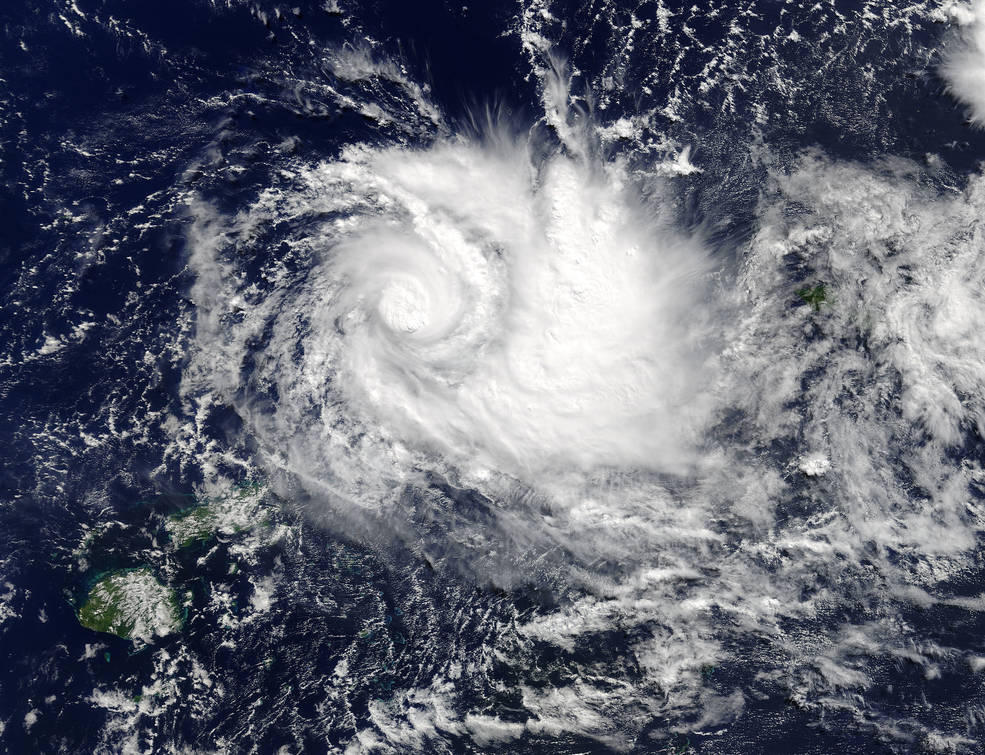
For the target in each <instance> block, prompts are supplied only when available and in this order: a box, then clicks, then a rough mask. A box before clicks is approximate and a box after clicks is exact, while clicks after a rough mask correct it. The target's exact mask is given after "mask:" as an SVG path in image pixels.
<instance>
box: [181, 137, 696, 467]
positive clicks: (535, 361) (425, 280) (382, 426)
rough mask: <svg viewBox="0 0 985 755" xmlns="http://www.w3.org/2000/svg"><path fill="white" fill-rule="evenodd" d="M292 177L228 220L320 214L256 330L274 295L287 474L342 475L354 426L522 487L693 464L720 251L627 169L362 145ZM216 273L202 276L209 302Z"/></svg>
mask: <svg viewBox="0 0 985 755" xmlns="http://www.w3.org/2000/svg"><path fill="white" fill-rule="evenodd" d="M298 178H299V179H300V183H301V186H302V187H303V188H302V189H301V191H300V192H297V193H293V194H291V195H285V194H284V193H283V192H281V191H279V190H277V191H271V192H268V193H267V194H266V195H265V196H264V197H263V198H262V200H261V202H260V204H259V205H258V207H257V209H255V210H254V211H253V212H252V213H250V214H249V215H248V216H243V217H241V218H239V219H238V220H237V221H236V223H235V232H236V233H237V234H239V235H241V236H242V235H244V234H257V233H262V232H263V227H264V226H265V225H266V224H270V223H273V222H276V219H277V218H278V217H282V216H283V215H285V214H286V215H288V216H292V217H294V218H296V219H297V217H298V215H299V214H303V215H304V216H305V218H310V219H311V220H310V221H306V222H303V223H299V228H300V229H302V233H301V234H299V235H296V236H295V237H294V238H292V239H291V240H290V244H291V246H292V252H291V254H292V255H305V256H306V263H305V264H310V265H311V267H310V270H307V272H306V278H305V280H304V282H303V284H302V285H298V284H297V283H296V281H293V280H292V281H290V285H284V284H281V285H279V286H278V291H277V293H276V295H274V296H269V295H268V296H267V297H266V299H265V302H264V306H262V307H260V308H259V309H258V310H256V309H255V310H254V311H253V312H252V313H251V314H249V315H247V316H246V319H245V322H244V323H243V326H242V327H246V328H249V327H251V326H252V327H259V325H260V323H261V322H263V320H264V318H265V317H269V316H271V313H270V312H268V311H267V310H268V306H273V304H272V302H273V301H274V300H276V301H277V306H278V307H280V308H281V309H282V310H283V309H284V308H287V309H288V311H290V312H291V313H292V316H290V317H285V316H284V314H285V313H284V312H283V311H282V312H281V313H280V315H279V316H275V319H274V322H273V336H272V338H270V340H269V343H268V346H267V350H266V351H267V353H268V355H267V359H270V360H273V361H272V362H271V363H270V366H269V372H267V371H266V370H262V372H263V373H264V374H265V381H266V382H265V385H269V386H274V387H276V392H277V395H278V397H279V398H278V400H277V401H276V402H275V403H272V404H268V405H267V406H269V407H270V410H269V411H264V410H260V409H258V410H257V417H256V419H257V422H258V423H259V424H260V426H262V427H263V428H264V431H265V433H266V434H267V435H268V437H271V438H276V439H277V441H276V442H275V443H274V444H273V448H272V449H271V453H275V451H274V450H273V449H278V450H282V449H284V448H285V445H286V446H287V447H288V448H290V451H289V452H287V455H286V456H285V457H284V458H283V462H284V463H285V464H286V465H287V467H288V468H290V469H296V470H299V471H301V470H304V471H306V472H311V471H312V470H316V472H317V473H318V474H323V475H324V477H325V481H326V482H328V481H329V480H331V479H336V478H338V477H339V475H340V474H347V473H342V472H340V471H339V470H338V469H337V466H338V462H337V461H336V460H337V459H339V458H341V457H340V456H339V455H338V450H337V449H335V448H334V446H336V445H337V444H338V443H340V442H344V443H345V444H346V445H347V446H348V449H347V452H346V455H347V456H351V454H352V453H354V452H355V451H354V447H353V443H354V438H355V437H357V436H358V437H359V443H360V444H363V445H366V444H374V445H375V449H376V453H378V454H380V456H377V455H376V453H374V454H371V455H370V456H371V457H372V458H374V459H377V460H378V459H380V458H383V457H389V463H391V464H393V465H395V467H399V466H400V463H399V461H398V460H397V457H396V456H395V455H394V454H395V452H394V450H393V449H394V447H395V446H400V447H403V448H406V449H407V450H408V452H409V453H411V454H413V455H419V454H433V455H437V456H439V457H441V458H443V459H446V460H448V461H450V462H452V463H453V464H454V465H455V466H456V467H457V468H458V469H459V470H460V474H478V475H486V474H490V473H496V474H500V473H502V474H506V475H510V476H513V477H515V478H517V479H518V480H523V481H525V482H526V483H528V484H536V482H537V481H538V480H541V479H543V476H544V475H547V474H550V473H551V471H554V472H557V473H564V474H568V473H570V472H571V471H572V470H573V469H575V470H581V471H582V472H583V473H585V474H587V473H589V472H592V471H596V470H599V469H602V468H623V469H626V468H634V469H644V470H653V471H657V472H678V473H681V472H687V471H689V470H690V469H691V468H693V467H694V465H695V464H696V463H697V462H698V458H699V457H698V455H697V450H696V444H697V442H698V431H699V429H700V424H701V423H702V422H703V421H704V420H705V419H706V414H707V407H706V402H704V401H703V398H702V392H701V385H702V382H703V381H704V380H705V377H706V374H707V365H708V363H709V362H710V361H711V360H712V357H713V355H712V353H711V351H710V339H709V336H708V333H707V332H706V325H704V324H703V323H705V322H706V320H707V318H706V317H705V315H704V313H705V312H707V304H706V303H705V301H706V299H707V296H706V294H705V291H706V289H707V288H708V285H709V284H708V273H709V266H708V258H707V255H706V254H705V253H704V252H703V250H702V249H701V247H700V245H699V244H698V243H697V242H696V241H694V240H691V239H687V238H685V237H683V236H681V235H680V234H678V233H676V232H673V231H670V230H669V229H668V228H666V227H665V226H662V225H661V224H660V223H659V222H658V221H656V220H654V219H653V215H652V213H650V212H648V210H647V208H645V207H644V206H643V205H642V204H641V203H640V202H639V201H638V200H636V199H634V198H633V193H632V191H631V189H630V187H628V186H626V185H625V179H624V176H623V175H622V173H621V170H620V168H619V167H618V166H607V167H605V168H602V167H601V166H595V169H594V170H593V168H592V167H591V166H588V165H586V164H584V163H582V162H578V161H575V160H573V159H571V158H567V157H563V156H560V155H557V156H554V157H550V158H548V159H546V160H544V161H543V162H542V163H541V164H539V165H536V166H535V165H534V163H533V162H532V161H531V159H530V155H529V151H528V149H527V148H526V147H524V146H523V145H522V144H517V143H512V142H507V141H505V140H499V141H497V142H496V144H495V145H488V144H482V143H480V142H467V141H457V142H444V143H441V144H438V145H436V146H434V147H432V148H431V149H429V150H419V151H412V150H406V149H390V150H381V151H378V150H371V149H367V148H357V149H351V150H349V151H348V152H347V153H346V155H345V156H344V157H343V159H342V160H340V161H338V162H335V163H328V164H323V165H320V166H317V167H315V168H312V169H309V170H307V171H305V172H304V173H302V174H301V175H299V176H298ZM205 247H206V248H211V247H209V245H207V244H206V245H205ZM208 264H210V265H211V264H221V263H220V262H219V260H209V262H208ZM281 274H284V275H286V273H285V272H282V273H281ZM285 283H286V281H285ZM214 284H215V281H214V280H212V279H210V278H209V277H208V276H207V275H205V276H202V277H201V278H200V283H199V286H198V289H197V291H196V293H195V296H196V299H197V300H200V303H201V304H203V305H208V304H209V297H211V296H214ZM212 303H213V304H217V305H218V304H220V303H219V302H216V301H214V302H212ZM231 379H232V380H235V378H231ZM246 401H247V404H250V403H251V400H250V399H247V400H246ZM340 426H345V427H347V428H348V430H347V432H346V433H344V437H345V440H344V441H341V440H340V439H339V436H338V429H339V428H340ZM299 430H301V431H302V433H301V434H300V435H298V431H299ZM311 434H313V435H311ZM316 438H317V440H316ZM319 449H322V450H321V451H320V450H319ZM329 449H331V450H329ZM312 465H313V466H312ZM345 466H346V468H347V469H348V470H350V472H351V470H352V469H353V467H352V466H351V461H347V462H345Z"/></svg>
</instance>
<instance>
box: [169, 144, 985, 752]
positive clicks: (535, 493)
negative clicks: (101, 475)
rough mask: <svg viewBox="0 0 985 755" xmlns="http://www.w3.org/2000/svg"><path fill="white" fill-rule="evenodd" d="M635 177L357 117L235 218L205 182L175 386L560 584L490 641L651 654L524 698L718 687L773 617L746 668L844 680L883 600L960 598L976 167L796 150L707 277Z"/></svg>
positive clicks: (800, 678)
mask: <svg viewBox="0 0 985 755" xmlns="http://www.w3.org/2000/svg"><path fill="white" fill-rule="evenodd" d="M635 196H636V195H634V193H633V191H632V185H631V183H630V182H629V181H628V180H627V179H626V177H625V175H624V174H623V173H622V171H621V169H620V167H619V166H618V165H599V164H595V163H592V162H591V161H590V160H587V159H585V158H581V157H577V158H573V157H568V156H565V155H564V154H556V155H552V156H547V157H543V158H540V159H535V158H534V157H532V156H531V153H530V152H529V151H528V150H527V149H526V148H525V147H523V146H518V145H517V144H516V143H514V142H513V141H511V140H508V139H499V140H494V139H493V140H489V141H486V142H483V141H468V142H466V141H448V142H442V143H438V144H437V145H435V146H433V147H431V148H430V149H422V150H407V149H396V148H394V149H374V148H370V147H354V148H351V149H349V150H348V151H346V152H345V153H344V154H343V156H342V157H341V159H339V160H336V161H333V162H328V163H323V164H319V165H314V166H297V167H296V168H295V169H294V170H293V171H291V172H285V173H284V174H283V176H282V179H281V182H280V183H279V184H278V185H277V186H274V187H271V188H270V189H269V190H267V191H266V192H265V193H264V194H263V195H262V196H261V197H260V198H259V200H258V202H257V203H256V204H255V206H254V207H252V208H251V209H249V210H248V211H245V212H243V213H242V214H240V215H239V216H236V217H231V218H217V217H215V215H214V214H213V213H211V211H208V210H207V209H206V208H203V207H197V208H195V209H194V212H195V215H196V218H197V221H196V225H195V228H196V230H195V234H193V247H194V256H193V260H192V263H193V267H194V269H195V270H196V271H197V273H198V283H197V285H196V287H195V289H194V290H193V297H194V299H195V302H196V305H197V307H198V308H199V318H198V324H197V328H198V331H197V336H196V339H197V347H196V350H195V353H194V354H193V357H192V363H191V365H190V367H189V370H188V371H187V373H186V376H185V382H184V384H183V390H184V392H185V396H186V398H187V400H188V402H189V405H190V408H192V409H195V410H196V411H197V412H198V416H204V413H205V412H204V409H203V407H207V406H208V405H210V404H211V403H213V402H215V403H220V404H228V403H232V404H233V405H234V406H236V408H237V411H238V412H239V413H240V415H241V416H243V417H244V420H245V422H246V427H247V429H248V432H249V433H250V434H251V436H252V437H254V438H256V439H257V442H258V444H259V455H260V457H261V458H262V459H263V461H264V463H265V464H266V465H267V467H268V469H269V470H270V471H274V472H275V471H276V470H281V471H284V472H285V473H286V477H287V478H289V479H292V480H297V481H300V482H301V484H302V485H303V486H304V487H305V488H306V489H307V490H308V491H310V492H313V493H314V494H315V495H316V496H317V497H320V498H324V499H325V501H326V504H327V505H328V506H329V507H330V508H331V510H332V511H333V512H334V513H335V514H336V515H340V516H342V517H345V516H348V515H349V513H351V511H353V510H360V509H362V510H371V511H373V512H374V513H375V515H378V516H379V521H385V522H387V523H388V524H389V525H391V526H392V528H393V530H392V532H385V533H383V534H380V532H379V531H378V530H377V531H374V533H373V535H372V536H373V537H376V538H380V537H382V538H383V539H384V540H385V539H386V538H388V537H402V536H403V537H406V538H407V539H408V540H413V541H414V542H415V547H419V548H421V549H422V551H424V552H428V553H432V552H433V553H437V554H439V557H440V556H446V555H447V556H450V557H451V560H456V561H457V562H458V563H465V564H467V565H468V566H467V567H465V568H469V569H471V570H472V571H473V573H474V574H477V575H481V578H482V579H484V580H491V581H493V582H498V583H500V584H510V583H511V581H512V580H515V579H516V578H517V575H520V578H523V579H527V578H544V579H550V580H553V581H554V583H555V584H561V585H564V588H563V589H564V590H565V591H566V595H567V596H568V597H567V599H566V601H565V602H564V603H563V605H562V606H560V607H558V608H557V609H556V610H553V611H549V612H545V613H543V614H541V615H535V616H531V617H529V618H527V619H524V620H523V621H518V622H517V623H516V625H515V627H514V629H513V631H515V633H516V645H515V648H514V649H515V652H518V653H521V654H522V653H523V652H527V651H526V650H523V648H532V647H536V646H537V645H543V644H544V643H548V644H552V645H555V646H557V648H558V652H560V653H575V652H577V651H579V650H583V649H585V648H586V647H587V648H590V647H592V643H594V642H598V641H599V640H597V639H594V638H597V637H599V636H602V635H604V634H605V633H607V632H611V631H616V630H618V631H628V632H630V633H631V634H632V636H633V640H632V642H631V647H632V652H633V660H634V664H635V668H637V669H638V671H639V674H640V675H641V679H642V681H639V680H638V681H629V680H628V679H627V678H624V677H621V676H618V675H616V676H613V672H612V670H611V669H607V668H606V667H605V664H600V665H599V666H598V667H597V668H596V667H594V666H592V665H591V663H588V665H586V666H585V667H584V668H580V669H579V678H580V679H581V681H580V682H579V683H578V684H576V685H573V686H569V687H562V688H558V689H544V690H532V689H531V690H528V692H527V694H526V697H525V706H526V707H527V708H528V709H529V710H530V711H532V712H533V713H534V714H535V715H536V717H537V720H538V721H539V723H538V724H537V725H539V726H543V727H547V728H549V727H551V726H555V727H558V730H564V729H567V730H571V731H575V730H577V731H581V732H583V733H585V734H586V735H589V736H596V737H598V738H599V739H600V741H604V742H606V743H607V744H608V745H609V746H622V745H620V744H619V743H617V742H615V740H613V739H612V738H611V737H612V731H613V729H612V727H611V726H609V725H608V724H607V723H605V722H602V721H601V720H600V719H599V718H598V711H599V710H606V711H607V713H606V721H609V720H618V722H619V726H618V727H617V728H619V730H620V731H623V730H634V729H635V728H637V725H638V723H639V721H642V720H649V719H650V718H652V717H653V716H655V715H665V714H668V713H669V712H673V713H674V715H680V716H685V717H686V716H688V715H692V714H693V717H694V722H695V723H698V722H699V721H701V722H709V723H708V725H709V726H710V725H712V723H711V722H714V721H716V720H720V719H722V720H724V719H728V718H729V717H731V716H739V715H741V714H742V710H743V700H744V699H746V697H745V695H744V691H740V692H738V693H734V694H733V693H732V692H731V691H730V692H729V695H730V696H728V697H709V695H708V694H707V689H706V685H705V680H704V679H703V674H704V673H705V672H704V671H703V670H702V669H707V668H711V667H714V666H715V665H717V664H728V663H739V664H745V663H749V662H751V661H750V660H749V659H747V658H733V657H731V656H730V651H729V650H728V648H729V647H732V646H736V644H737V642H736V635H749V636H756V637H757V638H759V640H760V641H761V642H763V643H765V645H764V646H763V647H764V648H765V649H764V650H763V652H762V655H761V656H757V659H756V662H757V663H759V664H761V665H762V667H763V669H764V670H763V671H762V672H761V673H760V675H759V677H758V678H759V680H760V681H759V682H757V684H762V685H782V686H784V687H785V688H786V689H787V690H788V691H789V692H790V694H791V695H792V696H793V697H794V698H795V699H803V700H805V701H809V700H810V699H811V698H812V697H815V698H816V697H818V696H829V698H831V699H833V698H835V697H838V696H846V697H848V696H851V695H852V694H855V693H857V692H862V691H864V690H865V689H866V688H867V687H868V686H870V685H871V684H873V683H874V678H875V675H876V673H877V672H876V671H875V670H874V669H875V668H876V666H877V665H878V662H879V661H871V659H873V658H882V659H884V660H885V662H886V663H894V662H895V659H896V658H897V657H898V655H899V653H901V652H904V649H905V648H907V647H909V646H911V645H912V642H913V637H912V635H911V630H910V629H908V628H907V627H906V626H904V625H902V624H900V623H898V622H896V621H895V620H892V619H891V618H885V617H892V616H895V615H896V614H897V613H898V611H899V606H906V605H919V606H929V605H932V604H933V603H934V602H938V601H940V602H947V601H948V600H951V599H952V596H950V595H949V593H948V591H947V589H945V588H944V587H942V585H946V584H947V582H948V580H953V579H955V578H956V577H957V576H958V575H960V574H961V573H962V571H963V570H964V569H965V568H966V564H967V551H968V549H969V548H972V547H974V544H975V541H976V533H978V532H980V531H981V530H982V529H983V527H985V519H983V517H985V510H983V509H981V508H980V507H978V508H976V507H975V505H974V503H973V495H972V493H971V492H970V486H973V485H976V484H977V481H978V480H980V479H982V473H981V470H980V468H979V467H978V465H977V464H976V463H974V462H973V461H971V460H968V459H965V460H960V459H958V458H957V456H958V454H959V450H960V448H961V447H962V444H964V443H966V442H967V441H968V440H969V438H973V437H974V435H975V434H976V433H982V432H983V430H985V366H983V365H985V337H983V335H982V334H983V333H985V301H983V294H982V291H983V290H985V261H983V260H982V257H981V249H982V242H983V231H982V228H981V217H982V216H983V210H985V182H983V179H982V178H981V177H973V178H972V179H971V180H970V181H969V183H968V186H967V187H966V188H965V189H964V190H962V191H951V192H950V193H942V191H941V190H936V189H931V188H928V182H927V181H926V180H925V177H922V176H921V175H920V170H919V168H918V167H917V166H915V165H913V164H910V163H906V162H888V163H886V164H884V165H881V166H874V167H873V166H870V167H863V166H859V165H853V164H843V163H837V162H832V161H830V160H827V159H825V158H824V157H822V156H820V155H816V154H808V155H805V156H803V158H802V159H801V160H800V161H799V163H798V164H797V165H795V166H793V167H792V168H791V169H790V170H788V171H784V170H779V169H777V170H774V171H773V172H772V174H771V179H770V185H769V187H768V190H766V191H765V192H764V194H763V197H762V200H761V204H760V208H759V211H758V214H757V225H758V230H757V232H756V233H755V234H754V235H753V237H752V238H751V240H750V241H749V242H748V243H747V244H746V245H745V246H744V248H743V249H742V250H741V251H742V253H741V257H740V262H739V267H738V272H737V273H735V274H734V277H729V276H732V275H733V274H732V273H728V274H726V273H725V272H724V270H720V271H717V273H718V275H719V276H720V280H719V283H718V284H717V287H715V288H712V287H711V286H710V283H709V278H710V274H711V272H712V264H711V262H710V261H709V260H708V259H707V257H706V255H705V253H704V252H703V250H702V248H701V246H700V244H698V243H697V242H695V241H694V240H689V239H687V238H684V237H682V236H681V235H679V234H675V233H673V232H671V231H669V230H668V228H667V224H666V223H665V222H664V221H663V220H661V218H660V208H659V207H657V206H653V205H646V206H645V205H644V204H643V203H641V201H640V200H638V199H636V198H635ZM275 244H276V249H277V251H276V253H275V254H273V253H271V249H272V248H274V247H273V245H275ZM256 257H259V258H260V259H261V260H262V264H261V265H260V269H259V272H256V271H253V272H250V271H249V270H250V266H251V265H252V264H253V262H252V261H253V260H254V259H255V258H256ZM726 278H727V279H726ZM822 281H823V283H824V288H823V295H820V294H819V295H817V296H815V297H814V306H809V305H808V304H806V303H804V302H803V301H801V298H800V296H799V295H798V291H801V292H802V291H803V288H804V287H807V286H812V287H813V286H817V285H818V284H819V283H820V282H822ZM710 331H717V332H718V333H720V337H721V342H722V343H724V344H725V346H726V347H725V349H724V351H723V352H722V353H721V355H716V350H715V348H712V347H711V346H712V345H711V344H710V343H709V339H708V337H707V336H708V333H709V332H710ZM435 481H437V482H438V483H440V484H439V485H437V486H435V485H434V484H432V483H434V482H435ZM442 486H443V487H442ZM462 489H467V490H468V491H470V492H469V493H468V495H470V496H472V497H471V498H468V503H467V505H461V506H459V505H458V504H457V503H456V501H455V500H454V496H455V495H457V494H458V493H457V492H456V491H458V492H461V490H462ZM463 495H465V494H464V493H463ZM411 502H413V503H412V505H411ZM408 507H412V508H414V512H413V515H414V516H417V517H419V518H423V519H424V520H426V521H428V522H430V523H432V524H433V523H435V522H437V524H436V525H435V527H436V530H435V532H436V533H437V534H434V535H431V534H427V533H422V532H421V531H419V530H416V529H414V527H412V526H411V525H410V524H409V523H408V521H407V518H408V517H410V516H411V512H410V511H409V509H408ZM422 512H425V513H426V516H423V517H422ZM336 521H337V522H339V521H342V522H345V521H347V520H346V519H344V518H337V519H336ZM415 526H416V525H415ZM408 533H409V534H408ZM968 605H969V606H971V605H972V604H970V603H969V604H968ZM974 605H977V603H974ZM858 606H865V612H866V613H865V616H866V619H865V621H863V622H861V623H857V622H856V621H855V620H853V619H850V618H843V619H837V620H836V619H835V618H832V616H833V614H832V613H831V612H832V610H835V611H836V614H837V615H838V616H845V617H847V616H849V614H850V612H851V611H854V610H856V609H857V607H858ZM801 621H805V622H812V623H811V627H812V628H811V631H810V632H809V633H806V634H804V635H803V636H801V635H790V634H788V629H787V628H789V626H790V625H791V624H796V623H797V622H801ZM764 638H766V639H764ZM738 644H739V645H741V644H742V643H741V642H738ZM516 648H520V649H519V650H517V649H516ZM859 648H864V649H865V652H866V653H867V654H868V656H869V658H870V663H869V665H868V667H867V668H866V669H865V670H862V669H860V668H858V667H857V665H856V664H855V663H854V661H853V660H852V659H853V658H854V655H855V654H857V653H858V652H860V651H859ZM511 652H513V651H511ZM530 652H533V651H532V650H531V651H530ZM518 662H521V661H518ZM915 662H918V663H920V664H923V665H925V666H926V667H927V669H928V671H927V673H932V667H934V668H936V666H935V664H937V663H939V661H937V660H934V659H931V658H929V657H927V658H925V657H923V656H920V657H918V658H917V660H916V661H915ZM873 664H875V665H873ZM591 679H600V680H603V681H602V682H600V686H598V687H596V686H594V685H593V683H592V682H591V681H590V680H591ZM614 689H617V690H619V691H618V693H612V692H611V690H614ZM422 694H423V693H422ZM449 694H450V693H449ZM616 695H618V699H616ZM634 696H635V697H634ZM831 696H833V697H831ZM381 721H382V719H381ZM702 725H704V724H702ZM381 727H382V724H381ZM425 728H426V727H425ZM438 728H439V729H442V730H444V731H451V730H455V731H465V730H466V729H467V728H468V727H466V725H465V724H464V723H463V722H462V721H461V720H459V719H454V720H452V721H450V722H446V723H445V724H443V725H442V726H441V727H438ZM528 729H529V727H528ZM545 730H546V729H545ZM516 733H517V732H516V731H513V730H510V731H508V732H506V734H504V736H506V735H509V736H513V735H515V734H516ZM421 736H422V737H424V739H427V738H428V737H429V736H431V734H427V733H426V732H424V733H422V734H421ZM433 736H435V737H438V736H440V734H438V733H433ZM483 736H492V735H491V734H489V733H488V732H487V733H486V734H483ZM422 741H423V740H422Z"/></svg>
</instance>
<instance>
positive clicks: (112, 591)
mask: <svg viewBox="0 0 985 755" xmlns="http://www.w3.org/2000/svg"><path fill="white" fill-rule="evenodd" d="M78 616H79V623H80V624H82V626H84V627H86V628H88V629H92V630H94V631H96V632H107V633H109V634H115V635H116V636H117V637H122V638H123V639H127V640H139V641H142V642H148V643H149V642H153V639H154V637H155V635H156V636H159V637H164V636H166V635H168V634H171V633H172V632H176V631H178V630H179V629H181V612H180V611H179V608H178V601H177V599H176V597H175V594H174V590H172V589H171V588H170V587H167V586H165V585H163V584H161V583H160V582H159V581H158V580H157V577H155V576H154V573H153V572H152V571H151V570H150V569H148V568H147V567H142V568H139V569H127V570H124V571H118V572H113V573H112V574H109V575H107V576H105V577H103V578H102V579H100V580H99V581H98V582H96V584H94V585H93V586H92V589H91V590H90V591H89V596H88V598H87V599H86V602H85V604H84V605H83V606H82V607H81V608H80V609H79V611H78Z"/></svg>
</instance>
